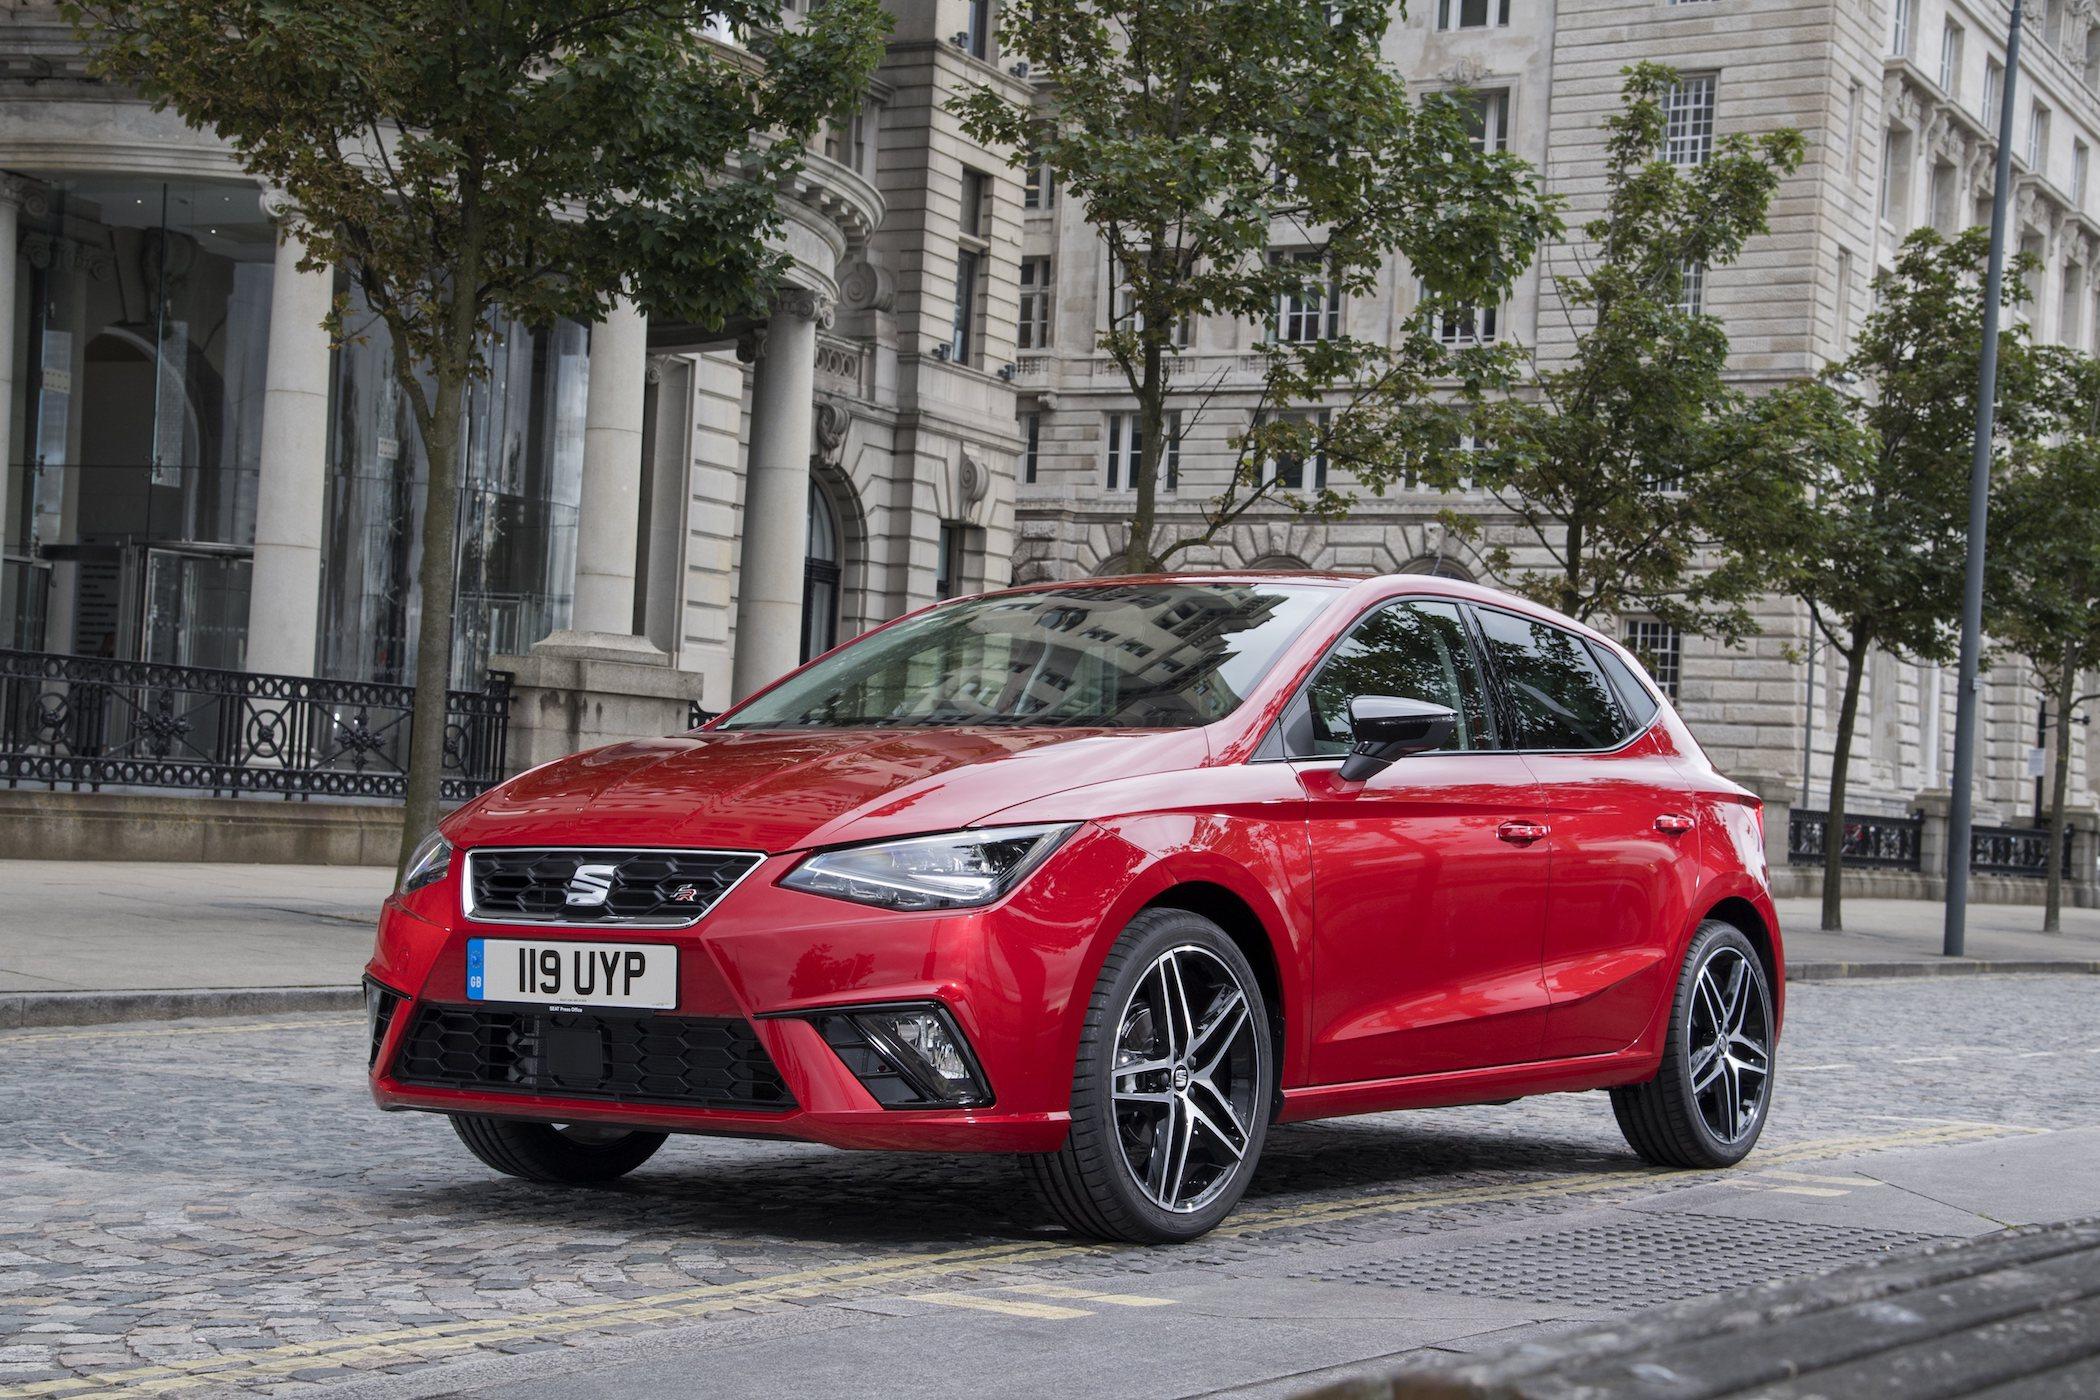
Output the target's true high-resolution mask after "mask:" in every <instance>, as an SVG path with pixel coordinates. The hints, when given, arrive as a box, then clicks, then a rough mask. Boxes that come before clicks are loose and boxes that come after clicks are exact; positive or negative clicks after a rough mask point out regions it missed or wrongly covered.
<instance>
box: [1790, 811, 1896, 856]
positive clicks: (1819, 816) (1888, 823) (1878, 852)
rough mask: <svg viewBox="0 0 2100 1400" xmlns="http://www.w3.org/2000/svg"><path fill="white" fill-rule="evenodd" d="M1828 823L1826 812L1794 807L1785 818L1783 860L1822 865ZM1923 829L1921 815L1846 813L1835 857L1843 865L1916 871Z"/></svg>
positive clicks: (1828, 818) (1828, 816)
mask: <svg viewBox="0 0 2100 1400" xmlns="http://www.w3.org/2000/svg"><path fill="white" fill-rule="evenodd" d="M1829 825H1830V814H1829V813H1828V812H1815V811H1805V810H1803V809H1802V808H1799V807H1796V808H1794V809H1793V811H1792V813H1791V814H1790V815H1789V816H1788V818H1787V828H1786V858H1787V860H1788V861H1789V862H1790V863H1792V864H1794V865H1820V864H1822V863H1823V851H1824V842H1825V841H1826V840H1828V839H1829V838H1828V835H1827V831H1828V828H1829ZM1924 830H1925V822H1924V819H1923V818H1922V817H1914V816H1913V817H1862V816H1856V815H1854V814H1853V813H1850V812H1847V813H1846V814H1845V833H1844V844H1843V845H1842V846H1841V847H1840V848H1839V849H1840V856H1839V859H1841V860H1842V861H1843V862H1844V863H1845V864H1846V865H1861V866H1872V867H1876V868H1879V869H1883V870H1917V869H1919V868H1920V867H1921V865H1922V838H1923V835H1924Z"/></svg>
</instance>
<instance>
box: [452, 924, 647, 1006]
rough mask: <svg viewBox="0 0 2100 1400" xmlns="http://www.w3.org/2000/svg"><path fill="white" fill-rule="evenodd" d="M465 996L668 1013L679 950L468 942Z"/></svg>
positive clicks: (621, 945)
mask: <svg viewBox="0 0 2100 1400" xmlns="http://www.w3.org/2000/svg"><path fill="white" fill-rule="evenodd" d="M467 997H468V999H469V1000H472V1001H525V1002H541V1003H548V1004H554V1003H559V1004H562V1005H567V1006H642V1007H651V1008H654V1009H657V1010H664V1011H668V1010H670V1009H671V1008H673V1007H675V1006H677V1005H678V950H677V949H676V948H674V947H672V946H671V945H669V944H666V943H559V942H552V941H542V940H539V939H534V940H531V941H529V942H528V941H524V940H514V939H508V938H470V939H468V940H467Z"/></svg>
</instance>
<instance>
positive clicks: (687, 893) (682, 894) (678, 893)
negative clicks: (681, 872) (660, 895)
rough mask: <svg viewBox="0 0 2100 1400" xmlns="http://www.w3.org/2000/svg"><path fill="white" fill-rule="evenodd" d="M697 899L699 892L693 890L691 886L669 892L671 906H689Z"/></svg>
mask: <svg viewBox="0 0 2100 1400" xmlns="http://www.w3.org/2000/svg"><path fill="white" fill-rule="evenodd" d="M699 897H700V891H698V890H696V889H694V888H693V887H692V886H691V885H680V886H679V887H678V888H677V889H675V890H672V891H671V902H672V903H673V904H691V903H692V902H693V901H694V900H696V899H698V898H699Z"/></svg>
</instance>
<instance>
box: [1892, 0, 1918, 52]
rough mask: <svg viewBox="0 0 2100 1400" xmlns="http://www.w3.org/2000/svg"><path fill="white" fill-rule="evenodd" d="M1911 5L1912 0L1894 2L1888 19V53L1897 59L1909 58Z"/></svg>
mask: <svg viewBox="0 0 2100 1400" xmlns="http://www.w3.org/2000/svg"><path fill="white" fill-rule="evenodd" d="M1911 4H1912V0H1896V5H1895V10H1894V12H1893V13H1892V14H1891V16H1890V18H1889V52H1890V53H1892V54H1894V55H1895V56H1896V57H1897V58H1909V57H1910V12H1911Z"/></svg>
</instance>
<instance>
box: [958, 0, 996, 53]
mask: <svg viewBox="0 0 2100 1400" xmlns="http://www.w3.org/2000/svg"><path fill="white" fill-rule="evenodd" d="M965 8H966V9H967V10H968V11H969V24H968V26H967V27H966V28H965V29H964V30H963V48H964V49H965V50H966V51H967V52H968V53H969V55H970V57H972V58H983V59H989V58H990V57H991V56H992V0H965Z"/></svg>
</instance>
